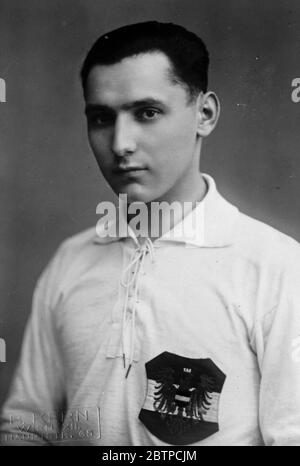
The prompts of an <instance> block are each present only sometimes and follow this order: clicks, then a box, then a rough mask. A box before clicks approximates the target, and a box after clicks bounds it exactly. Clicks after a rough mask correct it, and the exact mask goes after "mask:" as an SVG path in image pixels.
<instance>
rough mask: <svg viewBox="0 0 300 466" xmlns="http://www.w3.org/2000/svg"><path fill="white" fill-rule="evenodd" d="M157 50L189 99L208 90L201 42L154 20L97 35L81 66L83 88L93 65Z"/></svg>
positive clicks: (171, 25)
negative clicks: (166, 58) (169, 63)
mask: <svg viewBox="0 0 300 466" xmlns="http://www.w3.org/2000/svg"><path fill="white" fill-rule="evenodd" d="M157 51H159V52H163V53H164V54H165V55H166V56H167V57H168V58H169V60H170V62H171V64H172V66H173V69H172V73H171V75H170V78H171V80H172V81H173V82H174V83H176V84H181V85H182V86H184V87H185V88H186V90H187V91H188V93H189V94H190V97H191V98H194V97H195V96H197V95H198V94H199V92H200V91H203V92H206V91H207V82H208V78H207V74H208V65H209V55H208V51H207V48H206V46H205V44H204V42H203V41H202V40H201V39H200V37H198V36H197V35H196V34H194V33H192V32H190V31H187V30H186V29H185V28H184V27H182V26H179V25H177V24H172V23H159V22H157V21H147V22H144V23H137V24H131V25H127V26H123V27H121V28H119V29H115V30H114V31H111V32H108V33H106V34H103V35H102V36H101V37H99V39H97V40H96V42H95V43H94V45H93V46H92V48H91V49H90V51H89V52H88V54H87V56H86V58H85V60H84V62H83V65H82V68H81V72H80V76H81V82H82V86H83V90H84V91H85V87H86V82H87V78H88V75H89V72H90V71H91V69H92V68H93V67H94V66H95V65H112V64H115V63H118V62H119V61H121V60H122V59H123V58H127V57H131V56H134V55H138V54H142V53H151V52H157Z"/></svg>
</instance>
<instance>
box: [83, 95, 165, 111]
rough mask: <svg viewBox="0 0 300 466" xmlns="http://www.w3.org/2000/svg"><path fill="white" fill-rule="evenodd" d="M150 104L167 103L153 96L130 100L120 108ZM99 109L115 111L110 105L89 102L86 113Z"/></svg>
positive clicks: (129, 108) (128, 108)
mask: <svg viewBox="0 0 300 466" xmlns="http://www.w3.org/2000/svg"><path fill="white" fill-rule="evenodd" d="M149 105H159V106H163V107H165V106H166V105H165V104H164V102H162V101H161V100H158V99H153V98H152V97H149V98H145V99H141V100H134V101H133V102H128V103H127V104H123V105H121V107H120V109H121V110H131V109H134V108H139V107H146V106H149ZM97 110H98V111H99V110H102V111H103V110H104V111H114V109H113V108H111V107H109V106H108V105H105V104H100V103H98V104H87V105H86V107H85V114H86V115H87V114H88V113H90V112H93V111H97Z"/></svg>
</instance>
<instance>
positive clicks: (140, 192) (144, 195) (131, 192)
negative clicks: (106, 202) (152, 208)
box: [114, 186, 155, 203]
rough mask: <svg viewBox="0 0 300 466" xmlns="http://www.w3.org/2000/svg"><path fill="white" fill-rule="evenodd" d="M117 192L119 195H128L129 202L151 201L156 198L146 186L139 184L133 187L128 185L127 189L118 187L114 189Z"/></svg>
mask: <svg viewBox="0 0 300 466" xmlns="http://www.w3.org/2000/svg"><path fill="white" fill-rule="evenodd" d="M114 192H115V194H116V195H117V196H119V195H120V194H126V196H127V202H128V203H132V202H144V203H147V202H151V201H153V200H154V199H155V196H154V195H151V193H150V192H149V191H148V190H146V189H145V188H143V187H141V186H138V187H133V186H132V187H131V186H128V187H127V189H126V188H125V189H124V188H123V189H116V190H114Z"/></svg>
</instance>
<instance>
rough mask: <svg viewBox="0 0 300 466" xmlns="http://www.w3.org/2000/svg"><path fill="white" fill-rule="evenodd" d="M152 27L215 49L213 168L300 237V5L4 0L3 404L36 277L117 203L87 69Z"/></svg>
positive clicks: (206, 160)
mask: <svg viewBox="0 0 300 466" xmlns="http://www.w3.org/2000/svg"><path fill="white" fill-rule="evenodd" d="M149 19H157V20H160V21H171V22H178V23H180V24H182V25H183V26H186V27H187V28H189V29H191V30H193V31H195V32H196V33H198V34H199V35H200V36H201V37H202V38H203V39H204V40H205V41H206V43H207V45H208V48H209V50H210V54H211V72H210V88H211V89H213V90H215V91H216V92H217V93H218V95H219V97H220V100H221V104H222V114H221V119H220V122H219V125H218V128H217V130H216V131H215V133H214V134H213V135H212V136H211V137H210V138H209V139H208V140H206V141H205V144H204V148H203V153H202V171H204V172H208V173H210V174H212V175H213V176H214V177H215V179H216V180H217V183H218V186H219V189H220V191H221V192H222V193H223V194H224V195H225V197H227V198H228V199H229V200H230V201H232V202H233V203H235V204H236V205H238V206H239V208H240V209H241V210H243V211H245V212H246V213H248V214H249V215H252V216H254V217H256V218H258V219H261V220H264V221H266V222H268V223H270V224H271V225H273V226H274V227H276V228H278V229H280V230H282V231H284V232H286V233H287V234H289V235H291V236H293V237H295V238H296V239H298V240H300V216H299V195H300V184H299V173H300V160H299V146H300V131H299V129H300V119H299V116H300V102H299V103H298V104H297V103H294V102H293V101H292V99H291V92H292V88H291V81H292V80H293V79H294V78H297V77H300V60H299V58H300V3H299V1H298V0H295V1H292V0H260V1H258V0H251V1H250V0H249V1H247V0H224V1H221V0H151V1H149V0H148V1H147V0H109V1H108V0H107V1H106V0H64V1H61V0H51V1H50V0H48V1H46V0H26V1H21V0H20V1H17V0H0V77H1V78H2V79H5V82H6V86H7V88H6V102H5V103H3V102H2V103H0V188H1V196H0V207H1V212H0V222H1V223H0V225H1V226H0V264H1V274H0V291H1V295H0V306H1V313H0V337H1V338H2V339H4V340H5V342H6V351H7V354H6V362H0V377H1V382H0V405H1V403H2V402H3V400H4V398H5V395H6V393H7V389H8V386H9V383H10V380H11V376H12V373H13V371H14V368H15V365H16V361H17V358H18V355H19V351H20V345H21V341H22V335H23V331H24V326H25V323H26V320H27V317H28V313H29V311H30V306H31V297H32V292H33V288H34V284H35V282H36V279H37V277H38V276H39V274H40V273H41V271H42V269H43V268H44V266H45V265H46V263H47V262H48V260H49V259H50V257H51V255H52V254H53V252H54V251H55V249H56V247H57V246H58V244H59V243H60V242H61V241H62V240H63V239H64V238H66V237H67V236H70V235H72V234H75V233H77V232H79V231H80V230H83V229H85V228H87V227H89V226H92V225H95V224H96V221H97V216H96V213H95V209H96V205H97V204H98V202H100V201H101V200H103V199H107V198H109V199H110V198H111V195H110V192H109V189H108V188H107V187H106V185H105V183H104V181H103V179H102V177H101V175H100V174H99V171H98V168H97V165H96V163H95V161H94V159H93V156H92V153H91V151H90V149H89V147H88V143H87V140H86V127H85V119H84V116H83V100H82V95H81V89H80V84H79V80H78V71H79V66H80V63H81V61H82V59H83V57H84V54H85V52H86V51H87V49H88V48H89V47H90V45H91V43H92V42H93V41H94V40H95V39H96V37H97V36H98V35H100V34H102V33H103V32H105V31H106V30H110V29H112V28H116V27H118V26H121V25H123V24H126V23H132V22H138V21H145V20H149ZM28 356H29V355H28Z"/></svg>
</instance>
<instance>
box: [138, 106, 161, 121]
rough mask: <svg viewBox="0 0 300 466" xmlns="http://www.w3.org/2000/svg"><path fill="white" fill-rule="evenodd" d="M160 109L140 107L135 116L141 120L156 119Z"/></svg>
mask: <svg viewBox="0 0 300 466" xmlns="http://www.w3.org/2000/svg"><path fill="white" fill-rule="evenodd" d="M160 113H161V112H160V110H159V109H157V108H142V109H140V110H138V111H137V113H136V115H137V118H138V119H139V120H141V121H152V120H156V119H157V118H158V116H159V115H160Z"/></svg>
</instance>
